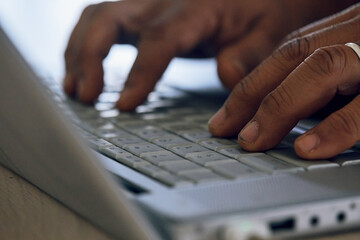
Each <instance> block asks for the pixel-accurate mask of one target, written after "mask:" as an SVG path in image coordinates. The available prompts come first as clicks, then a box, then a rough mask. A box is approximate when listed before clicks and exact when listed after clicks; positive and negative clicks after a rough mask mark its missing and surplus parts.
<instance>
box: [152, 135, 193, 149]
mask: <svg viewBox="0 0 360 240" xmlns="http://www.w3.org/2000/svg"><path fill="white" fill-rule="evenodd" d="M152 142H153V143H155V144H156V145H159V146H161V147H163V148H169V147H170V146H173V145H178V144H189V143H190V142H189V141H187V140H185V139H183V138H181V137H178V136H175V135H174V136H171V135H169V136H166V137H159V138H155V139H152Z"/></svg>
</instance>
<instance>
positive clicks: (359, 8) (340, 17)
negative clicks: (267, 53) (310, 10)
mask: <svg viewBox="0 0 360 240" xmlns="http://www.w3.org/2000/svg"><path fill="white" fill-rule="evenodd" d="M359 13H360V4H355V5H354V6H352V7H350V8H347V9H345V10H343V11H341V12H339V13H337V14H334V15H331V16H329V17H326V18H323V19H321V20H319V21H316V22H314V23H311V24H309V25H307V26H305V27H303V28H300V29H299V30H297V31H294V32H292V33H291V34H289V35H288V36H287V37H286V40H287V41H289V40H291V39H294V38H298V37H303V36H305V35H307V34H310V33H313V32H316V31H319V30H321V29H325V28H328V27H332V26H334V25H336V24H339V23H342V22H346V21H349V20H351V19H353V18H354V17H356V16H358V15H359Z"/></svg>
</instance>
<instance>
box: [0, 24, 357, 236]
mask: <svg viewBox="0 0 360 240" xmlns="http://www.w3.org/2000/svg"><path fill="white" fill-rule="evenodd" d="M0 49H1V55H0V62H1V64H0V81H1V87H0V133H1V135H0V163H1V164H3V165H4V166H6V167H8V168H9V169H11V170H13V171H14V172H16V173H17V174H19V175H21V176H22V177H24V178H25V179H27V180H29V181H30V182H32V183H33V184H34V185H36V186H38V187H39V188H40V189H42V190H44V191H45V192H47V193H48V194H49V195H51V196H53V197H54V198H56V199H58V200H59V201H60V202H62V203H63V204H65V205H66V206H68V207H69V208H71V209H72V210H74V211H75V212H77V213H79V214H80V215H82V216H84V217H85V218H87V219H88V220H89V221H91V222H92V223H94V224H95V225H97V226H99V227H100V228H102V229H104V230H105V231H106V232H108V233H109V234H111V235H112V236H114V237H117V238H119V239H219V240H220V239H221V240H227V239H229V240H230V239H250V238H252V237H259V238H264V239H270V238H288V237H299V236H305V235H313V234H320V233H328V232H329V231H345V230H347V229H353V228H358V227H360V184H359V182H360V153H359V150H358V148H356V147H354V148H352V149H349V150H347V151H346V152H344V153H342V154H340V155H338V156H337V157H335V158H333V159H327V160H318V161H304V160H301V159H299V158H297V156H296V155H295V153H294V151H293V149H292V147H291V146H292V143H293V141H294V139H295V138H296V136H298V135H299V134H301V133H303V132H304V131H305V130H306V128H308V127H309V126H311V125H312V124H313V122H312V121H311V120H308V121H304V122H302V123H300V124H299V125H297V126H296V127H295V128H294V129H293V130H292V132H291V133H290V134H289V135H288V136H287V137H286V138H285V139H284V141H283V142H282V143H281V144H279V145H278V146H277V147H275V148H274V149H272V150H270V151H267V152H259V153H249V152H246V151H244V150H242V149H240V148H239V147H238V146H237V144H236V140H235V139H218V138H213V137H212V136H211V135H210V134H209V132H208V131H207V120H208V118H209V117H210V116H211V115H212V114H213V113H214V111H216V109H217V108H218V107H219V104H221V103H222V102H223V101H224V97H225V96H224V94H222V93H213V94H204V93H202V92H193V91H190V92H189V91H187V92H186V91H181V90H177V89H175V88H173V87H168V86H166V85H164V84H160V85H159V86H158V87H157V89H156V92H154V93H153V94H152V95H151V96H150V97H149V99H148V101H147V103H145V104H144V105H142V106H141V107H139V108H138V109H137V112H136V113H120V112H118V111H117V110H116V109H114V107H113V105H114V104H113V103H114V101H116V99H117V96H118V93H117V90H118V88H117V86H114V85H111V82H110V84H108V85H107V86H106V87H105V91H104V93H103V94H102V95H100V97H99V99H98V101H97V102H96V103H95V105H94V106H84V105H81V104H79V103H77V102H75V101H73V100H71V99H68V98H67V97H66V96H65V95H64V94H63V92H62V89H61V86H60V84H59V81H56V80H54V79H52V78H46V77H45V78H44V77H39V76H38V75H37V74H36V73H35V72H34V71H33V70H32V69H31V68H30V67H29V65H28V64H27V62H26V61H25V60H24V59H23V57H22V56H21V55H20V53H19V52H18V51H17V50H16V49H15V47H14V45H13V44H12V43H11V41H10V40H9V39H8V37H7V36H6V34H5V32H4V31H3V30H0Z"/></svg>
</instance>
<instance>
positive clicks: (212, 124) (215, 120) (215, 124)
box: [208, 107, 226, 137]
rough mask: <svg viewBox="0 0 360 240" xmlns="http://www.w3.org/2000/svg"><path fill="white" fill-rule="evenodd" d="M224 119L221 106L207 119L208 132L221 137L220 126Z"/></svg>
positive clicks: (224, 113)
mask: <svg viewBox="0 0 360 240" xmlns="http://www.w3.org/2000/svg"><path fill="white" fill-rule="evenodd" d="M225 119H226V112H225V109H224V108H223V107H222V108H220V109H219V111H217V112H216V113H215V114H214V115H213V116H212V117H211V118H210V120H209V122H208V128H209V131H210V133H211V134H212V135H213V136H215V137H221V136H222V131H221V127H222V125H223V124H224V122H225Z"/></svg>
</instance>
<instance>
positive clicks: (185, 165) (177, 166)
mask: <svg viewBox="0 0 360 240" xmlns="http://www.w3.org/2000/svg"><path fill="white" fill-rule="evenodd" d="M159 165H160V166H161V167H163V168H165V169H167V170H169V171H170V172H173V173H176V174H179V173H181V172H185V171H189V170H194V169H203V167H201V166H199V165H197V164H195V163H192V162H190V161H188V160H181V161H170V162H162V163H160V164H159Z"/></svg>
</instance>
